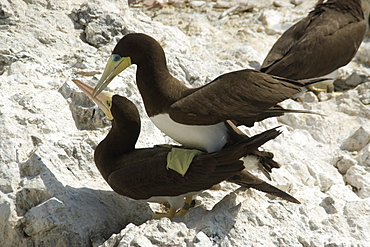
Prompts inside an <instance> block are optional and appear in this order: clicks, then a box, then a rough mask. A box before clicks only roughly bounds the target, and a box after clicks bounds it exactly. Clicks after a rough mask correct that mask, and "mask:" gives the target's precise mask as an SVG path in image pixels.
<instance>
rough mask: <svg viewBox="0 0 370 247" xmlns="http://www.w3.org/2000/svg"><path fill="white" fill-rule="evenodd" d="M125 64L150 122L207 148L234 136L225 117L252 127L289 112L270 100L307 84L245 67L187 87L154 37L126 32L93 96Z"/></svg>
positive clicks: (210, 149)
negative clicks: (132, 73) (132, 67)
mask: <svg viewBox="0 0 370 247" xmlns="http://www.w3.org/2000/svg"><path fill="white" fill-rule="evenodd" d="M131 64H136V65H137V71H136V82H137V85H138V88H139V91H140V93H141V96H142V98H143V101H144V105H145V109H146V112H147V114H148V116H149V117H150V119H151V120H152V122H153V123H154V124H155V125H156V126H157V127H158V128H159V129H160V130H161V131H163V132H164V133H166V134H167V135H168V136H170V137H171V138H172V139H174V140H176V141H177V142H179V143H181V144H182V145H184V146H187V147H191V148H196V149H200V150H205V151H207V152H215V151H219V150H221V148H223V147H224V146H225V145H226V146H227V145H230V144H234V143H236V142H237V141H239V136H240V135H239V134H237V135H236V134H235V131H234V130H233V128H230V125H232V124H231V123H230V122H226V121H227V120H232V121H235V122H237V123H239V124H244V125H247V126H253V124H254V122H255V121H259V120H262V119H264V118H267V117H270V116H279V115H282V114H283V113H284V112H294V110H285V109H282V108H280V107H277V106H276V104H277V103H279V102H281V101H283V100H285V99H287V98H290V97H292V96H294V95H296V94H297V93H299V92H300V91H301V89H302V87H303V86H304V85H305V83H307V81H306V82H299V81H294V80H289V79H284V78H280V77H276V76H272V75H268V74H265V73H262V72H260V71H256V70H250V69H245V70H239V71H234V72H231V73H226V74H223V75H221V76H219V77H217V78H216V79H215V80H213V81H212V82H210V83H208V84H207V85H205V86H202V87H199V88H188V87H186V86H185V85H184V84H183V83H181V82H180V81H179V80H177V79H176V78H174V77H173V76H172V75H171V74H170V73H169V71H168V68H167V64H166V57H165V54H164V51H163V49H162V47H161V46H160V44H159V43H158V42H157V41H156V40H155V39H153V38H152V37H150V36H148V35H145V34H141V33H132V34H127V35H125V36H124V37H123V38H122V39H121V40H120V41H119V42H118V43H117V45H116V46H115V48H114V50H113V52H112V55H111V57H110V58H109V60H108V63H107V65H106V68H105V70H104V73H103V75H102V77H101V79H100V81H99V82H98V84H97V86H96V87H95V91H94V95H97V94H98V93H99V92H101V91H102V90H103V89H104V88H105V87H106V86H107V85H108V84H109V83H110V82H111V81H112V79H113V78H114V77H115V76H116V75H117V74H119V73H120V72H121V71H123V70H124V69H125V68H127V67H128V66H130V65H131ZM314 81H315V80H314ZM310 82H312V81H310ZM303 112H306V111H303Z"/></svg>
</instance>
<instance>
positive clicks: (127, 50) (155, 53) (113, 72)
mask: <svg viewBox="0 0 370 247" xmlns="http://www.w3.org/2000/svg"><path fill="white" fill-rule="evenodd" d="M158 59H162V60H164V61H165V57H164V52H163V49H162V47H161V45H160V44H159V43H158V42H157V41H156V40H155V39H153V38H152V37H150V36H148V35H146V34H142V33H131V34H127V35H125V36H124V37H123V38H122V39H121V40H120V41H119V42H118V43H117V45H116V46H115V47H114V49H113V52H112V54H111V56H110V57H109V59H108V62H107V64H106V66H105V69H104V72H103V75H102V77H101V78H100V80H99V82H98V84H97V85H96V87H95V89H94V92H93V97H95V96H96V95H98V94H99V93H100V92H101V91H103V90H104V88H106V87H107V86H108V84H109V83H110V82H111V81H112V80H113V79H114V77H116V76H117V75H118V74H119V73H121V72H122V71H123V70H125V69H126V68H127V67H129V66H130V65H131V64H136V65H139V64H145V63H156V61H157V60H158Z"/></svg>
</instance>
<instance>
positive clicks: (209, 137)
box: [150, 114, 228, 153]
mask: <svg viewBox="0 0 370 247" xmlns="http://www.w3.org/2000/svg"><path fill="white" fill-rule="evenodd" d="M150 119H151V120H152V122H153V123H154V125H155V126H157V128H159V129H160V130H161V131H162V132H164V133H165V134H166V135H168V136H169V137H171V138H172V139H174V140H175V141H177V142H179V143H181V144H182V145H184V146H186V147H189V148H197V149H200V150H205V151H207V152H209V153H211V152H216V151H219V150H221V149H222V147H223V146H224V145H225V144H226V142H227V139H228V133H227V127H226V125H225V123H223V122H221V123H218V124H213V125H186V124H180V123H177V122H175V121H173V120H172V119H171V118H170V116H169V115H168V114H159V115H156V116H154V117H150Z"/></svg>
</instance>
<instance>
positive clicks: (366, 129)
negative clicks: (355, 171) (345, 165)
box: [341, 123, 370, 151]
mask: <svg viewBox="0 0 370 247" xmlns="http://www.w3.org/2000/svg"><path fill="white" fill-rule="evenodd" d="M369 142H370V123H368V124H364V125H363V126H361V127H360V128H358V129H357V130H356V131H355V132H354V133H353V134H352V135H351V136H350V137H348V139H347V140H345V141H344V142H343V144H342V146H341V148H343V149H345V150H348V151H360V150H361V149H362V148H363V147H365V146H366V145H367V144H368V143H369Z"/></svg>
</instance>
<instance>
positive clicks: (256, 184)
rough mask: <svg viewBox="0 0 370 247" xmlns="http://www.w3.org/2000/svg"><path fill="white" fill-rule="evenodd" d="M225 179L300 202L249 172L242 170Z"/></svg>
mask: <svg viewBox="0 0 370 247" xmlns="http://www.w3.org/2000/svg"><path fill="white" fill-rule="evenodd" d="M227 181H229V182H232V183H235V184H238V185H240V186H242V187H246V188H253V189H256V190H259V191H262V192H265V193H267V194H270V195H273V196H277V197H280V198H282V199H284V200H286V201H289V202H293V203H297V204H301V203H300V202H299V201H298V200H297V199H295V198H294V197H293V196H291V195H289V194H288V193H286V192H284V191H282V190H280V189H278V188H276V187H275V186H273V185H271V184H269V183H267V182H265V181H263V180H262V179H259V178H257V177H256V176H254V175H252V174H251V173H249V172H247V171H245V170H243V171H241V172H240V173H238V174H236V175H234V176H232V177H231V178H229V179H228V180H227Z"/></svg>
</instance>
